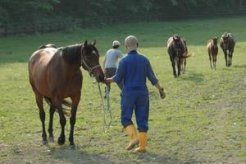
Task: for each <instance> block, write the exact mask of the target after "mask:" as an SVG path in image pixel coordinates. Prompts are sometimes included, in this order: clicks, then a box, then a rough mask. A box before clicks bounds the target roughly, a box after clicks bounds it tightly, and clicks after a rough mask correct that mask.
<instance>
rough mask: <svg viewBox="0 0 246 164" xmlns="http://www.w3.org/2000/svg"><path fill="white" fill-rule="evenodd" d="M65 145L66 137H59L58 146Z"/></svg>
mask: <svg viewBox="0 0 246 164" xmlns="http://www.w3.org/2000/svg"><path fill="white" fill-rule="evenodd" d="M64 143H65V137H59V138H58V144H59V145H63V144H64Z"/></svg>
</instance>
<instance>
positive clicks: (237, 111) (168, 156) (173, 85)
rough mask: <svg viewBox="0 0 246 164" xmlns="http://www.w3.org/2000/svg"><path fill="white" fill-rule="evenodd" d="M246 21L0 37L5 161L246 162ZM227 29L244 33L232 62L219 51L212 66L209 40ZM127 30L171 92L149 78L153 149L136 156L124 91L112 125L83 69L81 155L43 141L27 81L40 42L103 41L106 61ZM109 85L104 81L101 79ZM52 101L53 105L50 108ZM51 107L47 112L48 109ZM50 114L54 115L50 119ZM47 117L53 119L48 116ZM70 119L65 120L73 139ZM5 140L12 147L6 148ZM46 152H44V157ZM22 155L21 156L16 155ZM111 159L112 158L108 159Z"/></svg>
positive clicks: (115, 100) (0, 145)
mask: <svg viewBox="0 0 246 164" xmlns="http://www.w3.org/2000/svg"><path fill="white" fill-rule="evenodd" d="M245 24H246V21H245V17H236V18H226V19H212V20H209V19H207V20H189V21H180V22H150V23H135V24H126V25H117V26H113V27H103V28H102V29H78V30H77V31H75V32H71V33H62V32H59V33H50V34H37V35H33V36H31V35H30V36H29V35H23V36H11V37H5V38H0V95H1V96H0V134H1V135H0V154H1V155H0V160H1V161H11V160H12V161H13V163H14V162H17V161H18V159H19V160H20V159H21V158H20V157H21V156H20V154H21V155H25V158H27V159H26V160H25V161H26V162H29V159H30V160H31V161H33V162H34V163H35V161H39V162H44V163H45V162H47V160H48V161H49V162H51V161H54V163H66V162H68V163H69V162H70V163H72V162H74V163H75V162H77V161H79V160H82V159H83V158H86V157H87V158H86V160H87V161H88V162H89V163H90V162H92V163H93V162H95V161H94V160H93V159H94V158H96V159H99V161H103V160H104V161H106V162H112V163H117V162H118V163H120V161H121V160H126V162H130V163H134V162H136V163H137V162H138V163H140V162H145V163H163V162H164V163H165V161H166V162H167V163H185V162H188V163H189V162H190V163H192V162H193V163H203V162H205V163H216V162H217V163H218V162H228V161H230V160H232V161H235V162H236V163H240V162H243V161H245V158H246V156H245V146H246V141H245V135H246V134H245V132H246V129H245V127H246V121H245V116H246V113H245V106H246V104H245V99H246V92H245V89H246V79H245V77H246V58H245V52H246V31H245V29H244V27H245ZM224 31H230V32H232V33H233V34H234V35H235V36H236V38H237V44H236V48H235V54H234V57H233V61H232V62H233V66H232V67H231V68H226V67H225V61H224V56H223V54H222V51H221V50H219V55H218V63H217V70H211V69H210V68H209V61H208V55H207V51H206V42H207V39H208V38H210V37H213V36H215V35H216V36H220V35H221V34H222V33H223V32H224ZM174 33H180V34H181V35H182V36H184V37H185V38H186V39H187V41H188V49H189V52H190V53H192V54H193V56H192V57H190V58H188V59H187V68H186V70H187V71H186V73H185V74H183V75H182V76H181V77H179V78H173V75H172V69H171V64H170V61H169V57H168V55H167V52H166V40H167V38H168V37H169V36H171V35H172V34H174ZM128 34H135V35H136V36H137V37H138V38H139V42H140V48H139V50H140V52H142V53H143V54H145V55H146V56H147V57H148V58H149V59H150V62H151V64H152V67H153V69H154V71H155V73H156V75H157V77H158V79H159V81H160V84H161V85H162V86H164V88H165V91H166V93H167V97H166V99H165V100H161V99H160V98H159V95H158V92H157V91H156V89H155V88H154V87H153V86H151V84H150V83H149V82H148V87H149V92H150V118H149V120H150V121H149V126H150V129H149V132H148V133H149V145H148V148H149V152H150V153H149V154H147V155H143V156H141V155H139V156H138V155H135V154H132V153H129V152H127V151H125V149H124V147H125V146H126V144H127V143H128V137H127V136H126V135H125V134H124V133H123V132H122V127H121V124H120V104H119V103H120V96H119V95H120V91H119V89H118V87H117V86H116V85H115V84H113V85H112V92H111V93H110V97H111V107H112V113H113V120H112V121H113V122H112V126H111V127H110V128H109V129H105V127H104V123H103V111H102V106H101V99H100V95H99V92H98V86H97V84H96V83H94V80H93V79H91V78H90V77H89V75H88V72H86V71H85V70H83V76H84V82H83V89H82V97H81V101H80V104H79V108H78V113H77V122H76V128H75V142H76V144H77V151H76V153H75V155H76V157H77V159H78V160H77V161H76V160H75V159H72V156H70V155H69V153H71V152H69V151H68V150H67V146H68V141H67V140H66V144H65V146H62V147H60V146H58V145H57V143H54V144H50V145H49V146H48V147H45V146H41V147H40V146H39V145H40V143H41V123H40V120H39V116H38V109H37V106H36V104H35V100H34V95H33V92H32V90H31V87H30V85H29V82H28V74H27V61H28V58H29V56H30V55H31V53H32V52H33V51H34V50H35V49H36V48H37V47H39V46H40V45H41V44H45V43H54V44H57V45H58V46H65V45H69V44H74V43H80V42H83V41H84V40H85V39H88V40H90V41H93V40H94V39H96V40H97V46H98V49H99V51H100V54H101V60H102V59H103V55H104V53H105V52H106V50H107V48H109V47H110V46H111V42H112V40H115V39H118V40H120V42H121V43H122V47H121V49H122V51H123V52H124V53H125V52H126V50H125V48H124V46H123V40H124V38H125V36H127V35H128ZM101 89H102V90H104V86H103V85H101ZM46 107H47V106H46ZM47 113H48V112H47ZM46 118H48V115H47V117H46ZM46 123H47V121H46ZM54 131H55V141H56V140H57V137H58V135H59V132H60V125H59V120H58V115H55V121H54ZM68 133H69V121H67V126H66V139H67V138H68ZM4 145H5V146H4ZM37 154H39V155H37ZM14 159H16V160H14ZM106 159H107V160H106Z"/></svg>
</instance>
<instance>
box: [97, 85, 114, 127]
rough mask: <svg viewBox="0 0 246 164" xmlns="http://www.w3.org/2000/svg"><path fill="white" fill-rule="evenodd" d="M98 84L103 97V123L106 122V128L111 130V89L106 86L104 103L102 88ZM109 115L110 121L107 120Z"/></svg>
mask: <svg viewBox="0 0 246 164" xmlns="http://www.w3.org/2000/svg"><path fill="white" fill-rule="evenodd" d="M97 84H98V90H99V93H100V96H101V100H102V109H103V121H104V126H105V127H107V129H109V127H110V125H111V123H112V110H111V106H110V99H109V87H108V86H106V93H105V94H106V95H105V96H106V102H105V101H104V97H103V94H102V90H101V87H100V84H99V83H97ZM108 115H109V120H108V118H107V116H108Z"/></svg>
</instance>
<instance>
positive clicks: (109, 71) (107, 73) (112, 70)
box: [105, 68, 123, 91]
mask: <svg viewBox="0 0 246 164" xmlns="http://www.w3.org/2000/svg"><path fill="white" fill-rule="evenodd" d="M116 70H117V69H116V68H105V76H106V78H109V77H113V76H114V75H115V73H116ZM117 85H118V87H119V88H120V89H121V90H122V88H123V83H117ZM110 88H111V87H110V85H109V91H110Z"/></svg>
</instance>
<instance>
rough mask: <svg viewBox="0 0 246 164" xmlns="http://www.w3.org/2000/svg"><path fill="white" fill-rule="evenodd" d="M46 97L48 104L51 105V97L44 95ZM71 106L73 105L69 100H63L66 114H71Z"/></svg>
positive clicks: (63, 109)
mask: <svg viewBox="0 0 246 164" xmlns="http://www.w3.org/2000/svg"><path fill="white" fill-rule="evenodd" d="M44 99H45V101H46V103H47V104H49V105H51V99H50V98H49V97H46V96H44ZM64 106H65V107H64ZM71 107H72V104H71V102H69V101H67V100H65V99H64V100H63V101H62V111H63V113H64V114H65V115H66V116H70V109H69V108H71ZM56 111H57V110H56Z"/></svg>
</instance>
